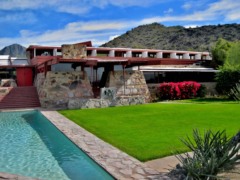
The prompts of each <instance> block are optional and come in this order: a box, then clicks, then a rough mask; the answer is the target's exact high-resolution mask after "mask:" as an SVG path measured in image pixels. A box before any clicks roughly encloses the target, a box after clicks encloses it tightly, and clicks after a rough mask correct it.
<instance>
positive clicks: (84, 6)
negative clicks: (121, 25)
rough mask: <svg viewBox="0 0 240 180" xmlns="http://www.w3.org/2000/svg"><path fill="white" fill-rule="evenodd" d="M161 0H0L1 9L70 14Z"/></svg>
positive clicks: (155, 2)
mask: <svg viewBox="0 0 240 180" xmlns="http://www.w3.org/2000/svg"><path fill="white" fill-rule="evenodd" d="M165 2H166V1H164V0H160V1H156V0H147V1H146V0H79V1H76V0H47V1H42V0H34V1H33V0H0V9H1V10H32V9H33V10H35V9H46V8H51V9H54V10H55V11H59V12H66V13H70V14H86V13H88V12H89V11H90V10H91V9H92V8H93V7H97V8H102V9H104V8H105V7H107V6H109V5H113V6H118V7H131V6H139V7H147V6H150V5H153V4H159V3H165Z"/></svg>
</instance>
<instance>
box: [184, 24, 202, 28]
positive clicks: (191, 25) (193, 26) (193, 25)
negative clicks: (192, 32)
mask: <svg viewBox="0 0 240 180" xmlns="http://www.w3.org/2000/svg"><path fill="white" fill-rule="evenodd" d="M184 27H185V28H196V27H199V25H197V24H188V25H184Z"/></svg>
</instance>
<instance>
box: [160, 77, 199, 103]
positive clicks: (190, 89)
mask: <svg viewBox="0 0 240 180" xmlns="http://www.w3.org/2000/svg"><path fill="white" fill-rule="evenodd" d="M200 87H201V84H199V83H197V82H193V81H184V82H177V83H174V82H170V83H162V84H161V85H160V87H159V93H158V95H159V98H160V99H162V100H164V99H169V100H175V99H189V98H193V97H197V96H198V95H199V93H200V92H199V90H200ZM202 90H203V89H202ZM201 93H204V92H203V91H202V92H201ZM201 95H202V96H203V94H201Z"/></svg>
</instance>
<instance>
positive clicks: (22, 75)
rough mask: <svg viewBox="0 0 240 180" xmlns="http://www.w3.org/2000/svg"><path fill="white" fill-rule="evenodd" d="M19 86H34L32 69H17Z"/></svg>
mask: <svg viewBox="0 0 240 180" xmlns="http://www.w3.org/2000/svg"><path fill="white" fill-rule="evenodd" d="M17 85H18V86H32V85H33V71H32V68H31V67H21V68H17Z"/></svg>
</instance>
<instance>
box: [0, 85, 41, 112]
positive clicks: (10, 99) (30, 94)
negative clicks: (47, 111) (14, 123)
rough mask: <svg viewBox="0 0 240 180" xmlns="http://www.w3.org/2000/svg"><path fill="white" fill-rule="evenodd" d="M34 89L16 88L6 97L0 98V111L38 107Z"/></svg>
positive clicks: (28, 87)
mask: <svg viewBox="0 0 240 180" xmlns="http://www.w3.org/2000/svg"><path fill="white" fill-rule="evenodd" d="M40 106H41V105H40V102H39V98H38V93H37V90H36V88H35V87H33V86H27V87H16V88H13V89H12V90H11V91H10V92H9V93H8V94H7V95H6V96H4V97H0V109H9V108H31V107H40Z"/></svg>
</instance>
